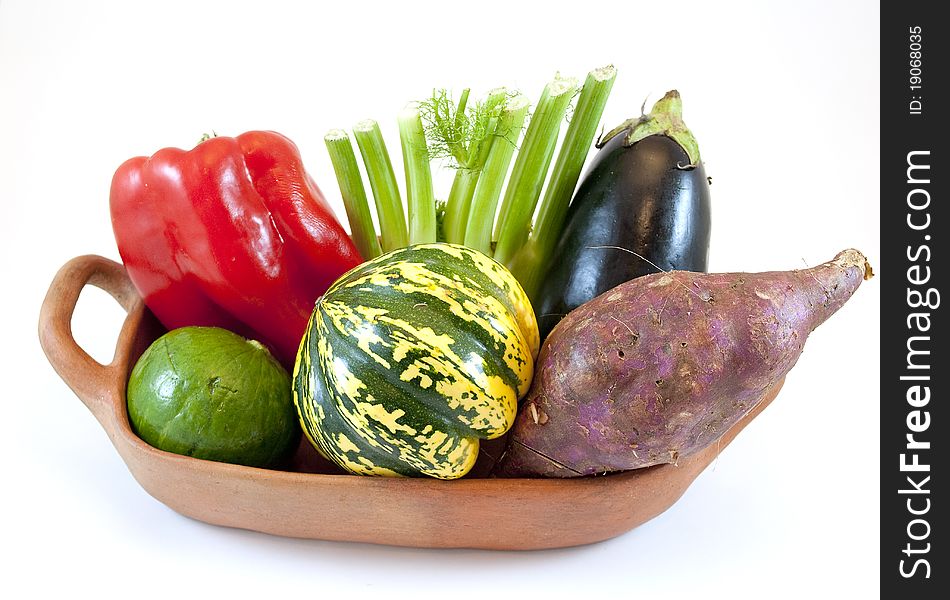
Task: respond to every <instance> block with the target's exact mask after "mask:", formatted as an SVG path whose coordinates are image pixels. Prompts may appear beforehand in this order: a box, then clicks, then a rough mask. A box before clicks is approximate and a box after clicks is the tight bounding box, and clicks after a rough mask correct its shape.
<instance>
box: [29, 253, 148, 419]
mask: <svg viewBox="0 0 950 600" xmlns="http://www.w3.org/2000/svg"><path fill="white" fill-rule="evenodd" d="M87 285H94V286H96V287H98V288H100V289H102V290H104V291H105V292H107V293H108V294H109V295H111V296H112V297H113V298H115V299H116V301H117V302H118V303H119V304H120V305H122V308H124V309H125V310H126V312H131V311H132V310H133V309H134V308H135V307H136V306H137V305H138V304H139V303H140V302H141V299H140V298H139V295H138V293H137V292H136V291H135V287H134V286H133V285H132V281H131V280H130V279H129V276H128V275H127V274H126V272H125V268H123V267H122V265H120V264H119V263H117V262H115V261H112V260H109V259H107V258H103V257H101V256H95V255H87V256H79V257H77V258H74V259H72V260H70V261H69V262H67V263H66V264H65V265H63V267H62V268H61V269H60V270H59V272H57V273H56V276H55V277H53V282H52V283H51V284H50V286H49V291H47V292H46V298H45V299H44V300H43V306H42V308H40V323H39V334H40V345H41V346H42V347H43V351H44V352H45V353H46V358H48V359H49V362H50V364H52V365H53V369H55V370H56V372H57V373H58V374H59V376H60V377H62V378H63V381H65V382H66V385H68V386H69V387H70V388H71V389H72V390H73V391H74V392H75V393H76V395H77V396H79V398H80V399H81V400H82V401H83V403H84V404H85V405H86V406H87V407H88V408H89V410H90V411H92V413H93V414H94V415H95V416H96V418H97V419H98V420H99V421H100V422H102V420H103V417H104V416H105V412H104V411H105V409H106V406H107V404H106V403H107V398H106V396H107V393H108V391H109V390H110V389H111V387H110V384H111V383H112V382H114V381H115V380H116V378H117V377H124V376H125V373H121V374H118V373H117V371H118V370H119V368H120V367H119V365H120V364H124V362H125V360H124V359H125V357H123V356H119V354H120V353H121V352H127V349H124V348H122V347H121V344H120V345H117V346H116V351H115V355H114V356H113V359H112V362H111V363H109V364H108V365H103V364H100V363H99V362H97V361H96V360H95V359H94V358H92V357H91V356H89V354H88V353H87V352H86V351H85V350H83V349H82V348H81V347H80V346H79V344H78V343H76V339H75V338H74V337H73V332H72V318H73V311H74V310H75V309H76V302H77V301H78V300H79V294H80V293H81V292H82V290H83V288H84V287H86V286H87ZM127 324H128V323H126V325H127ZM119 339H120V340H121V339H123V336H121V335H120V336H119Z"/></svg>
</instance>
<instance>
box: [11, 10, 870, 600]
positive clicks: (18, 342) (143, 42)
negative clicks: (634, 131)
mask: <svg viewBox="0 0 950 600" xmlns="http://www.w3.org/2000/svg"><path fill="white" fill-rule="evenodd" d="M452 6H454V5H452ZM878 31H879V15H878V5H877V3H876V2H857V1H850V2H848V1H842V0H836V1H828V0H822V1H808V2H787V1H781V2H770V3H760V2H748V3H740V2H731V3H727V2H709V1H708V0H702V1H695V2H693V1H685V0H680V1H678V2H676V3H662V2H649V3H647V2H642V3H638V2H631V1H625V2H572V3H561V2H551V1H548V2H545V3H543V4H542V3H533V2H532V3H530V4H528V3H524V4H523V5H522V3H515V2H512V1H508V2H501V3H493V2H487V1H483V2H480V3H467V4H465V5H459V6H458V7H455V8H453V7H450V3H438V2H430V3H412V2H387V3H380V4H379V5H373V6H371V5H364V4H363V3H358V2H352V1H350V2H339V3H332V4H328V5H327V6H326V7H322V6H321V5H320V4H317V3H312V5H311V4H308V5H304V4H303V3H290V2H274V1H270V2H236V3H224V2H221V3H208V2H197V1H195V0H190V1H187V2H177V1H163V2H146V3H128V4H126V3H118V2H115V3H105V2H91V1H90V2H61V3H51V2H27V1H10V0H0V207H2V218H0V227H2V235H0V240H2V242H0V243H2V244H3V246H2V249H0V255H2V260H3V273H4V277H5V279H6V281H7V284H6V292H5V293H4V299H3V306H4V310H3V311H2V314H3V320H4V321H3V329H2V331H3V333H4V341H5V343H4V344H3V345H2V353H3V355H2V363H0V364H2V365H3V373H4V382H5V390H4V394H3V401H4V405H3V412H2V416H3V419H2V424H3V425H2V435H0V440H2V444H3V449H2V456H3V460H4V463H3V464H4V467H5V468H4V480H5V481H4V484H3V488H4V490H5V491H4V492H3V493H2V495H0V503H2V504H0V506H2V509H0V515H2V517H3V520H4V521H3V526H2V530H3V533H2V538H3V545H4V547H5V549H6V550H12V551H13V556H12V557H7V558H5V559H4V568H3V571H4V573H5V575H4V576H3V578H2V583H0V588H9V589H10V590H25V591H28V592H29V593H30V595H44V594H45V593H46V592H58V593H61V594H66V593H70V592H72V593H78V592H80V591H82V590H93V589H95V590H99V591H100V593H101V594H102V597H107V598H108V597H119V596H122V597H143V596H144V597H152V596H162V597H165V598H169V597H194V596H197V595H198V594H212V593H213V594H216V597H217V594H220V595H222V596H227V597H253V596H257V597H260V596H261V595H262V594H264V593H267V594H273V596H269V597H278V596H277V594H290V593H295V592H301V593H305V594H306V595H308V596H313V597H319V596H321V595H323V594H325V593H327V592H328V591H333V590H335V589H338V588H339V589H342V590H349V593H350V594H353V595H356V596H360V595H362V594H361V593H360V592H376V593H379V592H386V591H389V592H391V593H394V594H396V595H399V596H402V595H409V596H421V595H423V594H425V595H426V596H428V595H431V594H432V592H433V591H436V590H439V591H441V594H442V595H443V596H444V597H449V598H451V597H455V596H462V597H465V596H468V595H477V596H479V597H492V596H497V595H499V594H502V593H504V592H509V591H510V592H511V593H513V594H519V595H527V597H529V598H530V597H538V596H540V595H541V593H542V592H543V593H546V594H547V595H549V596H550V595H553V596H555V597H557V596H559V595H561V594H565V595H573V594H575V593H584V594H585V595H584V596H583V597H597V595H596V594H597V593H606V592H608V591H612V592H614V593H622V594H623V595H622V596H615V597H633V596H640V597H650V598H682V597H687V594H701V595H702V597H707V598H726V597H728V598H759V597H770V598H784V597H800V596H801V595H802V594H810V595H816V594H817V596H818V597H848V598H863V597H870V596H871V595H872V594H874V593H875V591H876V590H877V587H878V578H879V566H878V537H879V523H878V519H879V507H878V487H879V476H878V469H879V466H878V424H879V416H878V409H879V402H880V391H879V387H878V356H879V355H878V351H879V333H878V321H879V288H880V278H875V279H873V280H871V281H870V282H867V283H865V284H864V286H863V287H862V289H860V290H859V292H858V293H857V294H856V295H855V297H854V298H853V299H852V300H851V302H850V303H849V304H848V305H847V306H845V307H844V309H843V310H842V311H841V312H840V313H839V314H838V315H836V316H835V317H833V318H832V319H831V320H830V321H829V322H828V323H826V324H825V325H823V326H822V327H821V328H820V329H819V330H817V331H816V332H815V333H814V334H813V335H812V337H811V338H810V340H809V342H808V344H807V346H806V348H805V352H804V355H803V356H802V358H801V360H800V362H799V364H798V366H796V367H795V369H794V370H793V372H792V373H791V374H790V375H789V377H788V383H787V385H786V386H785V390H784V391H783V392H782V394H781V395H780V396H779V397H778V399H777V400H776V402H775V403H774V404H773V405H772V406H771V407H770V408H769V409H768V410H767V411H766V412H765V413H764V414H763V415H762V416H761V417H759V418H758V419H757V420H756V421H755V422H754V423H753V424H752V425H751V426H750V427H749V428H748V429H746V430H745V431H744V432H743V433H742V434H741V435H740V436H739V438H738V439H737V440H736V441H735V443H733V445H732V446H730V447H729V448H728V449H727V450H726V451H724V452H723V453H722V455H721V456H720V457H719V459H718V461H717V462H716V463H715V465H714V466H712V467H710V469H708V470H707V471H706V472H705V473H704V474H703V475H702V476H701V477H700V478H699V479H698V480H697V481H696V483H695V484H694V485H693V486H692V487H691V488H690V489H689V490H688V491H687V493H686V495H685V496H684V497H683V498H682V500H680V501H679V502H678V503H677V504H676V505H675V506H674V507H673V508H672V509H671V510H669V511H668V512H666V513H665V514H663V515H661V516H660V517H659V518H657V519H655V520H653V521H651V522H649V523H647V524H646V525H644V526H642V527H640V528H638V529H636V530H634V531H632V532H630V533H628V534H626V535H623V536H621V537H619V538H616V539H614V540H610V541H607V542H604V543H600V544H595V545H592V546H589V547H582V548H574V549H565V550H557V551H546V552H529V553H502V552H482V551H432V550H411V549H400V548H389V547H379V546H371V545H363V544H343V543H328V542H321V541H302V540H292V539H282V538H278V537H272V536H267V535H262V534H257V533H251V532H245V531H238V530H230V529H224V528H219V527H214V526H209V525H205V524H203V523H199V522H195V521H192V520H190V519H187V518H184V517H181V516H179V515H177V514H176V513H174V512H172V511H171V510H169V509H167V508H166V507H165V506H163V505H161V504H159V503H158V502H157V501H155V500H153V499H152V498H151V497H150V496H148V495H147V494H146V493H145V492H144V491H142V489H141V488H139V487H138V485H137V484H136V483H135V481H134V480H133V479H132V477H131V476H130V475H129V473H128V471H127V470H126V468H125V465H124V464H123V463H122V461H121V460H120V459H119V457H118V455H117V454H116V453H115V451H114V450H113V448H112V447H111V445H110V444H109V441H108V439H107V437H106V436H105V434H104V433H103V432H102V430H101V429H100V428H99V426H98V424H97V423H96V422H95V420H94V419H93V417H92V416H91V414H90V413H89V412H88V411H87V410H86V408H85V407H84V406H83V405H82V404H81V403H80V402H79V400H77V399H76V397H75V396H74V395H73V394H72V393H71V392H70V391H69V390H68V388H67V387H66V386H65V385H64V384H63V383H62V382H61V381H60V379H59V378H58V377H57V376H56V374H55V373H54V372H53V370H52V369H51V368H50V366H49V364H48V363H47V361H46V359H45V357H44V356H43V354H42V352H41V350H40V347H39V344H38V342H37V336H36V320H37V316H38V311H39V306H40V302H41V300H42V298H43V295H44V294H45V291H46V287H47V286H48V284H49V281H50V280H51V278H52V276H53V274H54V273H55V271H56V269H57V268H58V267H59V266H60V265H61V264H62V263H64V262H65V261H66V260H68V259H69V258H71V257H73V256H76V255H79V254H86V253H97V254H102V255H105V256H108V257H111V258H115V259H117V258H118V254H117V251H116V248H115V245H114V241H113V237H112V230H111V226H110V221H109V211H108V192H109V183H110V180H111V177H112V174H113V172H114V171H115V169H116V167H117V166H118V165H119V164H120V163H121V162H122V161H123V160H125V159H126V158H128V157H131V156H134V155H139V154H151V153H153V152H155V151H156V150H158V149H159V148H162V147H165V146H178V147H185V148H190V147H191V146H193V145H194V144H195V143H196V142H197V140H198V138H199V137H200V136H201V134H202V133H204V132H208V131H211V130H214V131H216V132H217V133H218V134H221V135H235V134H238V133H241V132H243V131H246V130H251V129H274V130H277V131H280V132H282V133H284V134H285V135H287V136H289V137H290V138H291V139H293V140H294V141H295V142H296V143H297V144H298V146H299V147H300V150H301V152H302V154H303V158H304V162H305V164H306V165H307V167H308V170H309V171H310V172H311V173H312V174H313V175H314V177H315V178H316V179H317V181H318V182H319V183H320V185H321V186H322V188H323V190H324V192H325V193H326V194H327V196H328V197H329V198H330V199H331V201H332V202H333V203H334V206H336V207H337V209H338V214H339V215H341V216H342V215H343V213H342V208H341V204H340V202H339V195H338V190H337V188H336V184H335V179H334V177H333V174H332V171H331V169H330V163H329V160H328V158H327V155H326V152H325V149H324V146H323V137H322V136H323V134H324V133H325V132H326V130H328V129H330V128H333V127H347V128H348V127H350V126H351V125H352V124H353V123H355V122H356V121H357V120H359V119H362V118H365V117H373V118H376V119H378V120H379V121H380V122H381V123H382V126H383V132H384V135H385V136H386V138H387V139H388V141H389V144H390V148H391V150H392V149H393V148H398V137H397V130H396V126H395V117H396V114H397V112H398V110H399V109H400V108H401V107H402V106H403V105H404V104H405V103H406V102H407V101H409V100H412V99H417V98H420V97H423V96H425V95H426V93H427V92H429V91H430V90H431V89H432V88H433V87H442V86H447V87H451V88H454V89H455V90H456V91H459V90H460V89H461V88H462V87H465V86H471V87H472V88H473V91H474V92H476V93H477V92H484V91H486V90H488V89H489V88H491V87H494V86H497V85H507V86H511V87H517V88H519V89H522V90H523V91H524V92H525V93H526V94H528V95H529V96H530V97H531V98H532V99H535V98H537V96H538V95H539V93H540V91H541V88H542V86H543V84H544V82H545V81H546V80H547V79H549V78H550V77H551V76H553V74H554V72H555V71H557V70H560V71H561V72H562V73H564V74H570V75H575V76H577V77H580V78H583V76H584V74H585V73H586V72H587V71H588V70H590V69H591V68H594V67H598V66H601V65H604V64H607V63H613V64H615V65H616V66H617V67H618V69H619V75H618V78H617V81H616V84H615V86H614V91H613V94H612V96H611V98H610V101H609V103H608V105H607V109H606V113H605V117H604V121H605V125H607V127H608V128H609V127H611V126H613V125H615V124H617V123H618V122H620V121H621V120H623V119H625V118H627V117H630V116H633V115H635V114H638V112H639V109H640V105H641V103H642V102H643V100H644V98H649V99H650V102H651V103H652V101H653V100H655V99H657V98H659V97H660V96H661V95H662V94H663V93H664V92H665V91H666V90H668V89H671V88H674V87H675V88H678V89H679V90H680V92H681V93H682V95H683V98H684V106H685V117H686V121H687V123H688V124H689V126H690V127H691V128H692V130H693V131H694V133H695V134H696V136H697V138H698V139H699V142H700V146H701V148H702V153H703V158H704V159H705V162H706V168H707V171H708V173H709V174H710V175H712V177H713V179H714V183H713V186H712V192H713V201H714V229H715V232H714V236H713V240H712V251H711V267H712V270H717V271H723V270H729V271H734V270H747V271H756V270H776V269H792V268H800V267H802V266H804V264H805V263H808V264H815V263H819V262H823V261H825V260H827V259H830V258H831V257H832V256H834V254H835V253H836V252H837V251H839V250H841V249H843V248H847V247H852V246H853V247H856V248H859V249H861V250H862V251H864V252H865V253H866V254H867V255H868V256H869V257H870V259H871V261H872V263H873V264H875V265H876V264H877V263H878V262H879V259H880V254H879V202H880V198H879V187H878V179H879V177H878V175H879V168H878V150H879V116H880V115H879V101H878V92H879V75H878V58H879V43H878ZM393 155H394V160H395V161H397V162H396V172H397V173H401V172H402V169H401V166H400V163H399V162H398V151H393ZM439 185H440V188H439V189H441V190H442V194H443V195H444V194H445V193H446V190H447V186H446V185H445V180H444V178H443V179H440V183H439ZM122 316H123V315H122V312H121V310H120V309H119V308H118V306H117V305H115V304H114V303H113V302H112V301H111V300H109V299H108V298H107V296H106V295H105V294H104V293H101V292H99V291H98V290H87V292H86V293H84V294H83V297H82V299H81V302H80V306H79V309H78V310H77V314H76V318H75V321H74V326H75V331H76V336H77V338H78V339H79V340H80V342H81V343H82V344H83V345H84V346H85V347H86V348H88V349H89V351H90V352H91V353H92V354H93V356H95V357H97V358H99V359H100V360H103V361H106V362H108V360H109V359H110V358H111V352H112V345H113V343H114V340H115V337H116V334H117V332H118V328H119V325H120V323H121V318H122ZM11 333H12V337H11V336H10V334H11ZM526 510H530V507H526ZM5 554H6V552H5ZM6 591H7V590H0V595H3V596H8V594H7V593H5V592H6ZM588 593H589V594H591V595H590V596H587V594H588ZM8 597H9V596H8ZM283 597H286V595H284V596H283Z"/></svg>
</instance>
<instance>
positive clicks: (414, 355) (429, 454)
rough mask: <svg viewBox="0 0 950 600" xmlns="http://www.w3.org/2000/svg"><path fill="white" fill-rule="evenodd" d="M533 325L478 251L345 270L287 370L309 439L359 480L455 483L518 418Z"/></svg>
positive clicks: (512, 288) (437, 248) (521, 299)
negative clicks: (419, 478) (485, 444)
mask: <svg viewBox="0 0 950 600" xmlns="http://www.w3.org/2000/svg"><path fill="white" fill-rule="evenodd" d="M538 344H539V340H538V326H537V322H536V321H535V316H534V311H533V309H532V308H531V305H530V303H529V301H528V299H527V296H526V295H525V293H524V291H523V290H522V289H521V286H520V285H519V284H518V282H517V281H516V280H515V278H514V277H513V276H512V275H511V273H509V272H508V270H507V269H506V268H505V267H503V266H502V265H500V264H498V263H497V262H495V261H494V260H492V259H490V258H487V257H486V256H485V255H484V254H482V253H480V252H478V251H476V250H471V249H469V248H465V247H463V246H456V245H452V244H420V245H416V246H410V247H408V248H403V249H400V250H395V251H393V252H390V253H388V254H384V255H382V256H380V257H378V258H376V259H374V260H372V261H369V262H367V263H364V264H362V265H360V266H358V267H356V268H355V269H353V270H351V271H350V272H348V273H346V274H345V275H343V277H341V278H340V279H339V280H337V281H336V283H334V284H333V285H332V286H331V287H330V288H329V289H328V290H327V292H326V294H324V296H323V297H322V298H321V299H320V300H319V301H318V302H317V304H316V306H315V308H314V311H313V315H312V316H311V318H310V323H309V325H308V326H307V331H306V333H305V335H304V337H303V340H302V341H301V345H300V351H299V352H298V355H297V363H296V366H295V369H294V400H295V402H296V404H297V410H298V412H299V414H300V420H301V423H302V424H303V428H304V431H305V432H306V434H307V437H308V438H309V439H310V441H311V442H312V443H313V444H314V446H315V447H316V448H317V449H318V450H319V451H320V452H321V453H322V454H323V455H324V456H326V457H327V458H329V459H330V460H332V461H334V462H335V463H337V464H338V465H340V466H341V467H343V468H345V469H346V470H348V471H350V472H352V473H357V474H362V475H389V476H395V475H406V476H416V475H429V476H432V477H438V478H441V479H455V478H458V477H461V476H463V475H465V473H467V472H468V471H469V469H471V468H472V465H474V463H475V459H476V457H477V455H478V445H479V439H491V438H496V437H498V436H501V435H502V434H504V433H505V432H506V431H507V430H508V428H509V427H511V425H512V423H513V422H514V417H515V411H516V410H517V403H518V399H519V398H521V396H523V395H524V394H525V393H526V392H527V390H528V387H529V385H530V383H531V377H532V375H533V372H534V359H535V358H536V357H537V353H538Z"/></svg>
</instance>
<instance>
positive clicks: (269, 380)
mask: <svg viewBox="0 0 950 600" xmlns="http://www.w3.org/2000/svg"><path fill="white" fill-rule="evenodd" d="M126 397H127V401H128V408H129V421H130V422H131V423H132V429H133V430H134V431H135V433H136V434H137V435H138V436H139V437H140V438H142V439H143V440H145V441H146V442H147V443H148V444H149V445H151V446H154V447H156V448H159V449H161V450H165V451H166V452H174V453H175V454H184V455H186V456H193V457H195V458H203V459H206V460H214V461H219V462H227V463H235V464H241V465H247V466H253V467H273V466H277V465H279V464H281V463H282V462H284V461H285V460H286V459H287V458H289V456H290V455H291V454H292V453H293V451H294V450H295V449H296V448H297V446H298V444H299V441H300V426H299V424H298V419H297V412H296V410H295V409H294V403H293V399H292V395H291V383H290V375H288V373H287V371H286V370H285V369H284V368H283V367H282V366H281V365H280V363H278V362H277V360H276V359H274V357H273V356H272V355H271V353H270V352H269V351H268V350H267V348H265V347H264V346H262V345H261V344H260V343H258V342H256V341H254V340H247V339H244V338H243V337H241V336H239V335H236V334H234V333H231V332H230V331H227V330H225V329H220V328H217V327H182V328H180V329H174V330H172V331H170V332H168V333H166V334H165V335H163V336H162V337H160V338H158V339H157V340H156V341H155V342H154V343H152V345H151V346H149V347H148V349H147V350H146V351H145V352H144V353H143V354H142V356H141V358H139V360H138V362H136V364H135V367H134V368H133V369H132V373H131V375H130V376H129V385H128V390H127V392H126Z"/></svg>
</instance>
